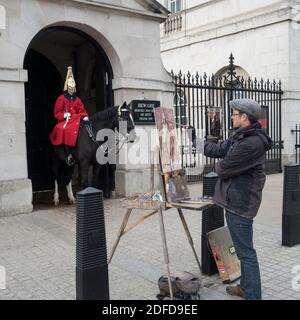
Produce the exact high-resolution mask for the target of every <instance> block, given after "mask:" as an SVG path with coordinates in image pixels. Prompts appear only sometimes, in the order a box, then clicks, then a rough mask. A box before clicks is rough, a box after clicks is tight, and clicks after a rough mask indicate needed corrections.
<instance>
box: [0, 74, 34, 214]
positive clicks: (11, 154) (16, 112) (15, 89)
mask: <svg viewBox="0 0 300 320" xmlns="http://www.w3.org/2000/svg"><path fill="white" fill-rule="evenodd" d="M26 81H27V72H26V71H25V70H23V69H17V68H16V69H13V68H9V69H8V68H0V112H1V126H0V216H7V215H14V214H19V213H27V212H31V211H32V186H31V181H30V180H29V179H28V173H27V152H26V133H25V94H24V83H25V82H26Z"/></svg>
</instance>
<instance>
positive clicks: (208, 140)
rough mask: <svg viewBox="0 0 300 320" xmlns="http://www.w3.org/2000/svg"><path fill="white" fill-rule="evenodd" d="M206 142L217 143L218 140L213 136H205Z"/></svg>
mask: <svg viewBox="0 0 300 320" xmlns="http://www.w3.org/2000/svg"><path fill="white" fill-rule="evenodd" d="M205 140H206V142H212V143H218V141H219V139H218V138H217V137H215V136H206V138H205Z"/></svg>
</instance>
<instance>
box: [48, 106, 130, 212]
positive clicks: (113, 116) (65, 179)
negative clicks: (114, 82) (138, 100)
mask: <svg viewBox="0 0 300 320" xmlns="http://www.w3.org/2000/svg"><path fill="white" fill-rule="evenodd" d="M121 121H123V122H124V123H126V124H127V128H126V132H123V134H124V135H126V138H125V137H123V138H124V142H125V139H127V141H126V142H128V141H129V142H134V140H135V137H136V135H135V131H134V122H133V118H132V115H131V112H130V109H129V107H128V106H127V104H126V102H125V103H124V104H123V105H122V106H121V107H111V108H108V109H106V110H104V111H100V112H97V113H95V114H94V115H93V116H92V117H91V118H90V122H86V121H81V124H80V129H79V133H78V137H77V142H76V146H75V148H74V149H73V150H72V155H73V157H74V158H75V160H76V163H78V169H79V178H80V186H81V188H82V189H84V188H86V187H88V186H89V185H92V186H94V187H99V181H98V178H99V176H100V173H101V170H102V171H103V168H105V169H107V168H108V169H109V170H110V173H111V174H112V175H113V177H112V178H113V179H112V180H114V171H115V168H116V165H115V164H104V165H101V164H99V163H98V162H97V159H96V154H97V150H98V148H101V146H104V142H105V140H104V141H99V142H98V141H96V135H97V133H98V132H99V130H101V129H111V130H115V129H117V131H118V132H119V131H120V130H119V129H120V128H119V124H120V122H121ZM121 131H122V130H121ZM121 133H122V132H121ZM117 134H118V133H117ZM121 147H122V146H120V145H117V146H116V149H118V148H121ZM108 151H112V150H107V149H105V148H103V153H105V152H106V154H107V152H108ZM90 166H93V181H92V184H90V183H89V175H88V173H89V168H90ZM52 169H53V172H54V177H55V191H54V198H53V202H54V205H55V206H57V205H58V204H59V194H58V187H59V186H65V187H66V189H67V192H68V198H69V202H70V204H73V203H75V198H74V195H73V190H72V176H73V173H74V166H68V165H67V164H66V152H65V148H64V146H62V145H59V146H54V148H53V156H52ZM105 171H106V172H107V170H105ZM101 185H102V186H103V183H102V184H101V182H100V186H101ZM113 188H114V184H113Z"/></svg>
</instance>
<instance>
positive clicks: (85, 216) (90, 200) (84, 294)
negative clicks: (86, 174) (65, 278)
mask: <svg viewBox="0 0 300 320" xmlns="http://www.w3.org/2000/svg"><path fill="white" fill-rule="evenodd" d="M76 299H77V300H108V299H109V284H108V266H107V250H106V237H105V221H104V209H103V194H102V191H100V190H97V189H94V188H86V189H84V190H83V191H81V192H78V193H77V218H76Z"/></svg>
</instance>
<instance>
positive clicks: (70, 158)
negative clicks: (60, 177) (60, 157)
mask: <svg viewBox="0 0 300 320" xmlns="http://www.w3.org/2000/svg"><path fill="white" fill-rule="evenodd" d="M66 163H67V165H68V166H70V167H71V166H74V164H75V160H74V158H73V156H72V155H71V154H69V155H68V156H67V157H66Z"/></svg>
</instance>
